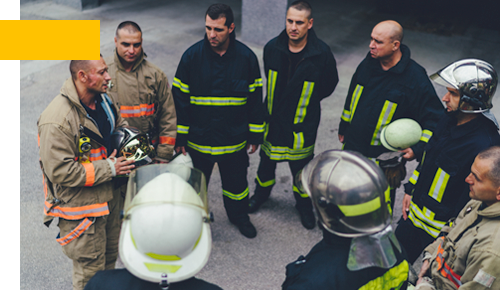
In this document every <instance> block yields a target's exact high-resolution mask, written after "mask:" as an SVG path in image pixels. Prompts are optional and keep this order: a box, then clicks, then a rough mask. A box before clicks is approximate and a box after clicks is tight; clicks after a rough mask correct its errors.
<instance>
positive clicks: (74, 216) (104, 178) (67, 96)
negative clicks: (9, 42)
mask: <svg viewBox="0 0 500 290" xmlns="http://www.w3.org/2000/svg"><path fill="white" fill-rule="evenodd" d="M101 98H102V103H101V105H102V106H103V108H104V110H105V111H106V112H112V111H113V110H114V112H118V109H117V108H114V109H113V108H112V106H113V103H112V101H111V99H110V98H108V97H107V96H106V94H102V95H101ZM109 118H110V120H111V121H110V123H112V121H113V120H114V124H113V126H112V127H124V126H127V125H128V124H127V122H126V121H125V120H124V119H123V118H121V117H120V115H119V114H117V113H116V114H114V115H113V114H112V115H111V116H110V117H109ZM83 128H87V129H85V130H90V131H91V132H92V133H93V134H96V135H97V136H98V137H100V138H102V135H101V134H100V132H99V130H98V128H97V126H96V124H95V123H94V121H93V120H92V119H91V118H90V117H88V116H87V112H86V111H85V108H84V107H83V106H82V104H81V103H80V100H79V98H78V94H77V92H76V88H75V85H74V83H73V80H72V79H71V78H69V79H67V80H66V82H65V83H64V85H63V87H62V88H61V91H60V94H59V95H57V96H56V97H55V98H54V99H53V100H52V102H51V103H50V104H49V105H48V106H47V108H46V109H45V110H44V111H43V113H42V115H41V116H40V118H39V119H38V138H39V139H38V144H39V147H40V165H41V167H42V172H43V183H44V184H43V185H44V192H45V204H44V223H45V224H46V225H47V226H48V225H49V224H50V222H51V221H52V219H53V218H54V217H60V218H64V219H68V220H80V219H85V218H91V217H100V216H104V215H107V214H109V209H108V203H107V202H108V201H110V200H111V199H112V197H113V182H111V180H112V178H113V171H114V170H113V169H114V167H113V168H112V167H111V166H112V164H110V162H109V161H107V160H106V158H107V156H108V155H109V154H111V152H107V150H106V148H105V146H104V145H103V144H100V143H98V142H97V141H96V140H94V139H90V141H89V142H90V144H91V150H90V151H89V152H87V153H80V150H79V147H80V138H82V137H85V136H87V135H91V134H90V133H88V134H85V133H83V132H84V129H83ZM85 132H89V131H85ZM94 136H95V135H94ZM87 137H90V136H87ZM95 138H96V139H97V137H95ZM113 166H114V165H113ZM85 220H86V219H85Z"/></svg>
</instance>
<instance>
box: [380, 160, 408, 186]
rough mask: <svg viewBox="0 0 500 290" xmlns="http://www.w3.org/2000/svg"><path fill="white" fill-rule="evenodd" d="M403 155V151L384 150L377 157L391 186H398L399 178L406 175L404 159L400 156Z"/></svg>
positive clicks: (403, 177)
mask: <svg viewBox="0 0 500 290" xmlns="http://www.w3.org/2000/svg"><path fill="white" fill-rule="evenodd" d="M403 155H404V153H403V152H386V153H382V154H380V155H379V156H378V157H377V161H378V162H379V166H380V167H381V168H382V170H383V171H384V174H385V177H386V178H387V183H389V186H390V187H391V188H398V187H400V186H401V180H404V179H405V177H406V159H404V158H402V156H403Z"/></svg>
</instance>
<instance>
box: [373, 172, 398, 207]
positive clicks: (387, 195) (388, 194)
mask: <svg viewBox="0 0 500 290" xmlns="http://www.w3.org/2000/svg"><path fill="white" fill-rule="evenodd" d="M377 164H378V163H377ZM384 195H385V204H386V205H387V209H388V210H389V214H390V215H392V206H391V204H392V203H393V202H395V200H391V187H390V186H388V187H387V189H386V190H385V192H384Z"/></svg>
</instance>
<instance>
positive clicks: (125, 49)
mask: <svg viewBox="0 0 500 290" xmlns="http://www.w3.org/2000/svg"><path fill="white" fill-rule="evenodd" d="M115 46H116V52H117V53H118V55H119V56H120V57H121V59H122V60H123V61H125V62H126V63H128V64H133V63H135V62H136V60H137V59H138V58H139V56H140V55H141V52H142V33H140V32H139V31H137V32H134V33H130V32H129V31H128V30H127V29H120V30H118V37H115Z"/></svg>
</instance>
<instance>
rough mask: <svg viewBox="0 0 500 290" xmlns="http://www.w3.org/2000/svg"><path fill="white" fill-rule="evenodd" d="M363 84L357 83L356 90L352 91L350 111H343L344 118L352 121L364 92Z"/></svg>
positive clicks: (349, 121)
mask: <svg viewBox="0 0 500 290" xmlns="http://www.w3.org/2000/svg"><path fill="white" fill-rule="evenodd" d="M363 88H364V87H363V86H362V85H359V84H358V85H356V88H355V89H354V92H352V98H351V105H350V106H349V111H346V110H344V111H343V112H342V117H341V118H342V120H344V121H346V122H348V123H351V120H352V118H353V117H354V112H355V111H356V107H357V106H358V102H359V99H360V97H361V94H362V93H363Z"/></svg>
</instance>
